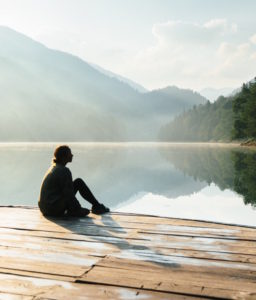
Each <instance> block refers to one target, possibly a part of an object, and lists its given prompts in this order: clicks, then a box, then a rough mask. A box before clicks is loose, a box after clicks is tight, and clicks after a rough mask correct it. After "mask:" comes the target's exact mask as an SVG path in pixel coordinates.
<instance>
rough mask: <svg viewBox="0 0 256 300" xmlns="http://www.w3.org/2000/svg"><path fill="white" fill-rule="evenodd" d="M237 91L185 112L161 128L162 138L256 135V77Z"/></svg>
mask: <svg viewBox="0 0 256 300" xmlns="http://www.w3.org/2000/svg"><path fill="white" fill-rule="evenodd" d="M237 91H238V93H236V94H233V95H232V96H229V97H224V96H220V97H219V98H218V99H217V100H216V101H215V102H214V103H210V102H209V101H208V102H207V103H206V104H200V105H198V106H195V107H193V108H192V109H189V110H188V111H185V112H183V113H182V114H180V115H179V116H177V117H176V118H175V119H173V120H171V121H170V122H168V123H167V124H166V125H165V126H163V127H162V128H161V130H160V134H159V137H160V139H161V140H165V141H187V142H191V141H193V142H194V141H196V142H206V141H231V140H232V139H251V138H252V139H256V119H255V115H256V105H255V103H256V80H255V79H253V80H251V81H249V82H247V83H245V84H243V86H242V88H239V89H237Z"/></svg>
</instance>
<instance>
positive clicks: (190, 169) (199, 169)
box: [0, 144, 256, 209]
mask: <svg viewBox="0 0 256 300" xmlns="http://www.w3.org/2000/svg"><path fill="white" fill-rule="evenodd" d="M55 146H56V145H55V144H14V145H8V144H5V145H3V144H2V145H0V164H1V172H0V182H1V189H0V201H1V205H18V204H21V205H37V198H38V193H39V188H40V183H41V180H42V177H43V175H44V173H45V171H46V169H47V168H48V166H49V164H50V161H51V157H52V153H53V150H54V148H55ZM70 146H71V148H72V152H73V153H74V160H73V163H72V164H69V165H68V167H69V168H70V169H71V171H72V173H73V177H74V178H76V177H82V178H84V179H85V181H86V182H87V184H88V185H89V186H90V187H91V189H92V191H93V192H94V193H95V195H96V196H97V197H98V198H99V199H100V201H103V202H104V203H105V204H106V205H107V206H110V208H112V209H114V208H116V207H122V206H125V205H127V204H129V203H132V202H136V201H137V200H138V199H141V198H143V197H144V196H145V195H148V194H152V195H158V196H160V197H165V198H166V199H167V200H168V201H171V200H173V199H178V198H179V197H181V196H188V195H191V194H195V193H197V192H200V191H201V190H203V189H204V188H206V187H207V186H209V185H212V184H215V185H216V186H218V187H219V188H220V189H221V190H229V191H235V192H236V193H238V194H240V195H242V196H243V199H244V203H246V204H248V203H250V204H252V205H256V190H255V182H256V172H255V170H256V151H253V150H248V149H241V147H218V146H202V147H200V146H198V145H166V144H152V145H151V144H139V145H138V144H136V145H133V144H70ZM213 191H214V189H213V188H211V192H213ZM223 195H224V193H223ZM218 197H220V195H218ZM156 198H157V197H156ZM156 198H155V199H156ZM159 201H160V200H159Z"/></svg>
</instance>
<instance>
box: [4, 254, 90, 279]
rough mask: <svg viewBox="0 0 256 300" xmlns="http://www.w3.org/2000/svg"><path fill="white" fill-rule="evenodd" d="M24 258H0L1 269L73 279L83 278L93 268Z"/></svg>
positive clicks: (22, 256)
mask: <svg viewBox="0 0 256 300" xmlns="http://www.w3.org/2000/svg"><path fill="white" fill-rule="evenodd" d="M24 256H25V255H21V256H20V257H8V256H7V255H6V256H4V257H3V256H2V257H0V268H2V269H13V270H20V271H29V272H35V273H44V274H52V275H62V276H72V277H77V276H81V275H82V274H83V273H84V272H86V271H87V270H89V269H90V268H91V265H90V266H88V265H87V266H83V265H81V266H78V265H72V264H68V263H67V264H64V263H57V262H54V261H52V262H47V261H44V260H40V259H39V258H38V260H35V259H28V258H25V257H24ZM56 260H57V258H56Z"/></svg>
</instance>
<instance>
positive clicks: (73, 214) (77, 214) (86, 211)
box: [67, 207, 90, 218]
mask: <svg viewBox="0 0 256 300" xmlns="http://www.w3.org/2000/svg"><path fill="white" fill-rule="evenodd" d="M89 213H90V211H89V209H87V208H84V207H81V208H80V209H78V210H75V211H68V212H67V215H68V216H69V217H77V218H83V217H86V216H88V215H89Z"/></svg>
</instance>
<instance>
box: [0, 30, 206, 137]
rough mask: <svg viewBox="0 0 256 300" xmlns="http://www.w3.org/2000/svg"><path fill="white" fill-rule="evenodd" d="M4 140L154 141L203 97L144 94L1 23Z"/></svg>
mask: <svg viewBox="0 0 256 300" xmlns="http://www.w3.org/2000/svg"><path fill="white" fill-rule="evenodd" d="M0 45H1V46H0V105H1V110H0V140H1V141H38V140H41V141H63V140H66V141H127V140H130V141H131V140H134V141H135V140H156V139H157V133H158V131H159V129H160V127H161V126H162V125H163V124H166V123H167V121H169V120H170V119H172V118H173V117H174V116H175V115H176V114H178V113H180V112H182V111H183V110H184V109H188V108H189V107H192V106H193V105H194V104H198V103H200V102H204V101H205V99H204V98H203V97H201V96H200V95H199V94H195V93H193V92H192V91H186V93H185V94H184V95H183V96H182V94H183V91H182V90H179V89H178V88H175V92H174V91H173V92H172V93H171V92H170V93H169V94H165V93H162V91H161V90H160V91H154V92H150V93H144V94H142V93H140V92H138V91H137V90H136V89H134V88H132V87H131V86H130V85H129V84H127V83H125V82H122V81H120V80H118V79H116V78H114V77H112V78H111V77H109V76H106V75H104V74H103V73H102V72H99V71H98V70H96V69H95V68H93V67H92V66H91V65H89V64H88V63H86V62H85V61H83V60H81V59H80V58H78V57H75V56H73V55H70V54H67V53H64V52H61V51H56V50H51V49H48V48H47V47H45V46H44V45H42V44H40V43H38V42H36V41H34V40H32V39H30V38H28V37H27V36H25V35H23V34H20V33H17V32H16V31H14V30H11V29H10V28H7V27H0Z"/></svg>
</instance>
